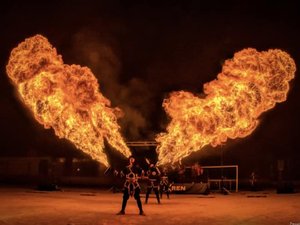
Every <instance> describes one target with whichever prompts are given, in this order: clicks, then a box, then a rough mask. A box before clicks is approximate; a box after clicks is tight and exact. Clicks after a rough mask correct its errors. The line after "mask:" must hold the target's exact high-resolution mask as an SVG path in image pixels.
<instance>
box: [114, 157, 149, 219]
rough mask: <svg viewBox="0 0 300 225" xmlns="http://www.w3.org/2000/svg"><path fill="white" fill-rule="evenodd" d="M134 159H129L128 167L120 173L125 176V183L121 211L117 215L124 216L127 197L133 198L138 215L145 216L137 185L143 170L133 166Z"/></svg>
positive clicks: (139, 188)
mask: <svg viewBox="0 0 300 225" xmlns="http://www.w3.org/2000/svg"><path fill="white" fill-rule="evenodd" d="M134 162H135V158H134V157H133V156H130V157H129V165H128V166H126V168H125V169H124V170H123V171H121V176H125V178H126V181H125V183H124V189H123V202H122V209H121V211H120V212H119V213H117V215H124V214H125V208H126V204H127V201H128V199H129V196H131V197H132V196H134V198H135V200H136V203H137V205H138V208H139V210H140V215H142V216H145V213H144V211H143V207H142V202H141V198H140V192H141V187H140V185H139V183H138V179H139V178H140V177H141V176H142V175H143V170H142V169H141V168H140V167H138V166H136V165H135V164H134Z"/></svg>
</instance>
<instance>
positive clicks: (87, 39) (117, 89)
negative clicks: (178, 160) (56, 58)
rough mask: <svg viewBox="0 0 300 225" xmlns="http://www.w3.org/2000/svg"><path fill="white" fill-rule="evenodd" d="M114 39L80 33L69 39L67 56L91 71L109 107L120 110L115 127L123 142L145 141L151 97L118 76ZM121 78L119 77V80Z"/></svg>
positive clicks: (137, 84)
mask: <svg viewBox="0 0 300 225" xmlns="http://www.w3.org/2000/svg"><path fill="white" fill-rule="evenodd" d="M117 43H118V41H117V40H116V35H113V34H111V33H109V32H108V31H103V32H95V31H94V29H82V30H81V31H79V32H78V33H76V34H75V35H74V36H73V37H72V43H71V44H72V46H71V52H70V53H69V54H70V55H73V57H74V56H75V59H74V60H75V61H77V62H78V63H79V64H81V65H86V66H88V67H89V68H91V69H92V71H93V73H94V74H95V76H96V77H97V79H98V81H99V84H100V89H101V91H102V92H103V93H104V95H105V96H106V97H108V98H109V99H110V100H111V102H112V105H113V106H115V107H118V108H119V109H120V110H121V113H120V112H119V117H120V118H119V124H120V126H121V130H122V133H123V135H124V136H125V138H126V139H127V140H139V139H144V138H147V135H148V134H147V130H149V127H150V126H151V124H150V122H149V120H147V119H146V118H147V117H148V115H149V110H148V108H149V107H151V103H150V104H149V101H150V100H151V98H152V94H151V92H150V90H149V86H148V85H146V82H145V81H143V80H141V79H139V78H138V77H135V76H134V75H135V74H129V76H130V79H128V80H126V77H125V76H126V74H124V73H123V72H122V69H123V68H122V66H123V65H122V62H121V53H120V48H119V46H118V44H117ZM122 76H123V77H122Z"/></svg>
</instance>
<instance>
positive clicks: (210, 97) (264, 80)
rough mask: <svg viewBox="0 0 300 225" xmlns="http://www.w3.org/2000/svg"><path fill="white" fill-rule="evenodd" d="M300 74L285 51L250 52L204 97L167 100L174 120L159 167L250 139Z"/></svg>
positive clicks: (161, 141)
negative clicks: (209, 147) (262, 117)
mask: <svg viewBox="0 0 300 225" xmlns="http://www.w3.org/2000/svg"><path fill="white" fill-rule="evenodd" d="M295 71H296V66H295V63H294V61H293V59H292V58H291V57H290V56H289V55H288V54H287V53H285V52H283V51H281V50H269V51H266V52H257V51H256V50H255V49H245V50H242V51H240V52H238V53H236V54H235V55H234V58H233V59H230V60H226V62H225V64H224V66H223V68H222V72H221V73H220V74H218V78H217V79H216V80H213V81H211V82H209V83H206V84H204V93H205V94H206V97H205V98H201V97H198V96H196V95H194V94H192V93H189V92H185V91H177V92H173V93H171V94H170V97H169V98H167V99H165V100H164V102H163V107H164V109H165V110H166V112H167V114H168V115H169V116H170V117H171V122H170V123H169V125H168V126H167V132H166V133H161V134H159V135H158V136H157V137H156V141H157V142H158V148H157V152H158V154H159V157H158V158H159V164H165V163H174V162H177V161H180V160H181V159H182V158H183V157H185V156H188V155H189V154H190V153H191V152H193V151H198V150H200V149H201V148H203V146H205V145H208V144H210V145H212V146H217V145H220V144H222V143H224V142H226V140H227V139H228V138H231V139H234V138H241V137H245V136H247V135H250V134H251V133H252V132H253V130H254V129H255V128H256V127H257V125H258V123H259V116H260V115H261V114H262V113H263V112H265V111H266V110H269V109H271V108H273V107H274V106H275V104H276V103H278V102H283V101H285V100H286V97H287V93H288V90H289V84H288V82H289V81H290V80H291V79H293V78H294V73H295Z"/></svg>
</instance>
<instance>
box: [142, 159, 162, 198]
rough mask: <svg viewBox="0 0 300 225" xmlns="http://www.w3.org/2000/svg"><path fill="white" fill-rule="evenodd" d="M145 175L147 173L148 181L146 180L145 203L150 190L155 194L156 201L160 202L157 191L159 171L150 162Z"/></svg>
mask: <svg viewBox="0 0 300 225" xmlns="http://www.w3.org/2000/svg"><path fill="white" fill-rule="evenodd" d="M147 175H148V182H147V193H146V201H145V203H146V204H147V203H148V198H149V195H150V193H151V191H152V190H153V191H154V193H155V195H156V199H157V203H158V204H160V199H159V193H158V190H159V180H160V171H159V169H158V168H157V167H156V166H154V165H153V164H151V165H150V168H149V169H148V171H147Z"/></svg>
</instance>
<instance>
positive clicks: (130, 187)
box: [116, 156, 171, 215]
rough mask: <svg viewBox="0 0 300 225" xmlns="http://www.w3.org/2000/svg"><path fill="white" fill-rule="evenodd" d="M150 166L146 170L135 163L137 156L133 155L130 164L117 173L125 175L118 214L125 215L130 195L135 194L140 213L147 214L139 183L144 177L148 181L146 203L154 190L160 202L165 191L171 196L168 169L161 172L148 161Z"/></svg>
mask: <svg viewBox="0 0 300 225" xmlns="http://www.w3.org/2000/svg"><path fill="white" fill-rule="evenodd" d="M148 164H149V168H148V170H147V171H146V172H145V171H144V170H143V169H142V168H140V167H139V166H138V165H136V164H135V158H134V157H133V156H130V157H129V165H128V166H126V167H125V169H124V170H122V171H121V172H120V173H116V174H117V175H120V176H121V177H125V182H124V186H123V201H122V208H121V210H120V212H119V213H117V215H124V214H125V209H126V204H127V201H128V199H129V197H130V196H131V197H132V196H133V197H134V199H135V200H136V202H137V206H138V208H139V214H140V215H145V213H144V211H143V207H142V202H141V198H140V193H141V187H140V184H139V182H138V181H139V179H143V180H146V181H147V192H146V199H145V204H147V203H148V199H149V195H150V194H151V191H152V190H153V191H154V193H155V195H156V199H157V203H158V204H160V199H161V198H162V195H163V193H166V194H167V197H168V198H169V195H170V191H171V189H170V187H171V185H170V183H169V180H168V176H167V171H166V170H163V172H162V173H161V172H160V170H159V168H158V167H157V166H156V165H155V164H154V163H150V162H149V161H148Z"/></svg>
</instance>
